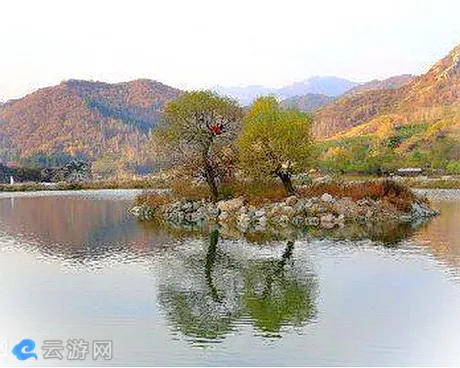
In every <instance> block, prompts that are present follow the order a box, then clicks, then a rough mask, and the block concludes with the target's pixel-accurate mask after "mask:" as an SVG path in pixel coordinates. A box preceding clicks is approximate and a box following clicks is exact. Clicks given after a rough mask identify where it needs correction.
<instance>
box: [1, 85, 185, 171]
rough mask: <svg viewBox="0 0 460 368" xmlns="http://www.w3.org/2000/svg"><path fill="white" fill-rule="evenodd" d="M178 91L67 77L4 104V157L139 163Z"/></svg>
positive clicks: (161, 87) (16, 159)
mask: <svg viewBox="0 0 460 368" xmlns="http://www.w3.org/2000/svg"><path fill="white" fill-rule="evenodd" d="M180 93H181V91H179V90H178V89H175V88H172V87H169V86H167V85H164V84H162V83H159V82H156V81H152V80H147V79H139V80H135V81H132V82H126V83H117V84H109V83H102V82H90V81H82V80H69V81H66V82H63V83H61V84H59V85H57V86H54V87H48V88H43V89H40V90H38V91H36V92H34V93H31V94H29V95H27V96H25V97H23V98H21V99H17V100H12V101H8V102H7V103H5V104H3V105H2V106H0V160H1V161H6V162H7V161H13V162H18V161H23V160H25V159H28V158H33V157H39V158H41V159H43V158H45V159H47V158H59V157H63V158H66V157H68V156H82V157H85V158H88V159H90V160H97V159H100V158H101V157H102V156H105V157H107V156H111V157H112V160H113V161H117V162H118V161H120V160H121V158H122V160H126V161H127V162H128V161H129V162H131V163H133V162H134V163H136V162H137V163H139V164H140V163H141V162H142V161H144V160H145V159H146V154H145V149H144V148H145V147H144V146H145V144H146V142H147V141H148V133H149V130H151V129H153V128H155V127H156V125H157V123H158V122H159V120H160V119H161V115H162V111H163V108H164V106H165V104H166V103H167V102H168V101H171V100H173V99H175V98H176V97H177V96H179V94H180ZM45 161H46V160H45ZM58 161H59V160H58ZM58 163H59V162H54V164H58Z"/></svg>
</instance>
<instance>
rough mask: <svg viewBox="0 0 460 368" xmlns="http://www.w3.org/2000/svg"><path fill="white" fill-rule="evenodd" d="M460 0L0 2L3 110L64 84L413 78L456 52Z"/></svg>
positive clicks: (196, 84)
mask: <svg viewBox="0 0 460 368" xmlns="http://www.w3.org/2000/svg"><path fill="white" fill-rule="evenodd" d="M459 14H460V1H458V0H451V1H447V0H445V1H444V0H433V1H404V0H400V1H391V0H372V1H371V0H363V1H360V0H356V1H347V0H340V1H339V0H337V1H332V0H321V1H319V0H315V1H306V0H304V1H289V0H283V1H267V0H264V1H251V0H246V1H239V0H231V1H218V0H213V1H199V0H189V1H173V0H167V1H166V0H164V1H153V0H152V1H135V0H129V1H114V0H111V1H102V0H101V1H98V0H92V1H84V0H78V1H71V0H65V1H63V0H60V1H45V0H39V1H37V0H35V1H21V0H14V1H13V0H6V1H2V2H0V36H1V38H0V40H1V42H0V50H1V53H0V101H1V100H6V99H8V98H15V97H19V96H21V95H24V94H25V93H28V92H31V91H33V90H35V89H37V88H39V87H44V86H48V85H53V84H58V83H60V82H61V81H62V80H65V79H70V78H78V79H93V80H102V81H109V82H116V81H126V80H131V79H136V78H152V79H157V80H159V81H161V82H163V83H166V84H169V85H172V86H175V87H180V88H201V87H209V86H212V85H215V84H222V85H248V84H263V85H266V86H279V85H283V84H289V83H292V82H294V81H298V80H302V79H306V78H308V77H309V76H312V75H337V76H341V77H345V78H349V79H353V80H357V81H366V80H369V79H374V78H385V77H388V76H391V75H395V74H402V73H421V72H423V71H425V70H426V69H427V68H428V67H429V66H430V65H431V64H432V63H433V62H435V61H436V60H437V59H439V58H441V57H442V56H444V55H445V54H446V53H447V52H448V51H449V50H450V49H451V48H453V47H454V46H455V45H456V44H458V43H460V20H459V19H460V15H459Z"/></svg>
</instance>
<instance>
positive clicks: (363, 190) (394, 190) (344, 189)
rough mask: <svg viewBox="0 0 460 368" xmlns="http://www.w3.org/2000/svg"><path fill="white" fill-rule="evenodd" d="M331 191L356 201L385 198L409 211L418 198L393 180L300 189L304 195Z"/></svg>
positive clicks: (339, 196)
mask: <svg viewBox="0 0 460 368" xmlns="http://www.w3.org/2000/svg"><path fill="white" fill-rule="evenodd" d="M324 193H329V194H331V195H332V196H334V197H336V198H344V197H351V198H352V199H353V200H354V201H357V200H360V199H366V198H367V199H374V200H385V201H387V202H389V203H391V204H392V205H394V206H395V207H396V208H397V209H398V210H401V211H409V210H410V207H411V204H412V202H413V201H414V200H415V199H416V198H415V195H414V194H413V193H412V192H411V190H410V189H409V188H408V187H407V186H404V185H402V184H399V183H397V182H395V181H392V180H380V181H367V182H362V183H348V184H346V183H321V184H313V185H310V186H305V187H302V188H300V189H299V194H300V195H301V196H304V197H307V198H308V197H320V196H321V195H323V194H324Z"/></svg>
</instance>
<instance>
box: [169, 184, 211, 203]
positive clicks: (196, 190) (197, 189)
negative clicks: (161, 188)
mask: <svg viewBox="0 0 460 368" xmlns="http://www.w3.org/2000/svg"><path fill="white" fill-rule="evenodd" d="M171 190H172V195H173V196H174V197H176V198H185V199H189V200H200V199H203V198H210V196H211V192H210V190H209V187H208V186H207V185H204V184H194V183H192V182H191V181H190V180H188V181H186V180H181V181H176V182H174V183H173V184H172V185H171Z"/></svg>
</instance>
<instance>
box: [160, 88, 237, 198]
mask: <svg viewBox="0 0 460 368" xmlns="http://www.w3.org/2000/svg"><path fill="white" fill-rule="evenodd" d="M164 117H165V124H164V125H163V126H161V127H160V129H159V130H158V131H157V132H156V133H155V135H156V138H157V140H156V145H157V147H159V148H160V151H161V152H162V153H163V154H166V156H167V157H168V159H169V161H170V162H172V163H174V164H182V165H185V166H187V167H189V168H191V169H192V171H193V172H194V173H198V174H199V175H200V176H201V177H202V178H204V179H205V180H206V183H207V184H208V186H209V189H210V193H211V197H212V199H213V200H214V201H215V200H217V199H218V196H219V191H218V184H219V180H220V178H221V177H222V176H223V175H224V174H223V173H225V169H226V163H227V162H228V160H225V159H223V156H225V154H226V152H228V151H229V150H228V146H229V145H230V144H231V143H232V142H233V141H234V140H235V138H236V136H237V131H238V128H239V126H240V122H241V118H242V109H241V107H240V106H239V105H238V103H237V102H236V101H234V100H232V99H230V98H228V97H224V96H220V95H218V94H216V93H214V92H210V91H195V92H188V93H185V94H183V95H182V96H181V97H179V98H178V99H177V100H175V101H173V102H171V103H169V104H168V105H167V107H166V110H165V113H164Z"/></svg>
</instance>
